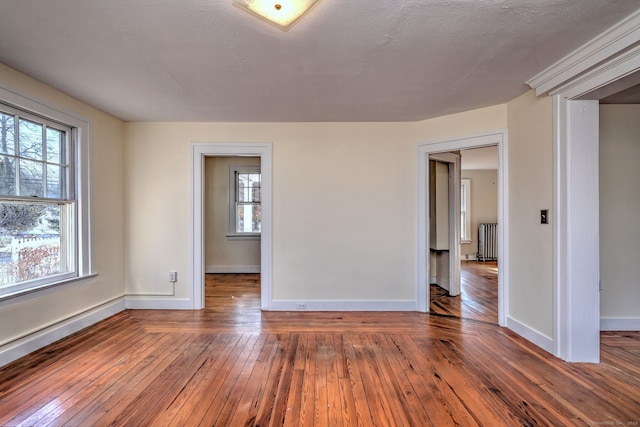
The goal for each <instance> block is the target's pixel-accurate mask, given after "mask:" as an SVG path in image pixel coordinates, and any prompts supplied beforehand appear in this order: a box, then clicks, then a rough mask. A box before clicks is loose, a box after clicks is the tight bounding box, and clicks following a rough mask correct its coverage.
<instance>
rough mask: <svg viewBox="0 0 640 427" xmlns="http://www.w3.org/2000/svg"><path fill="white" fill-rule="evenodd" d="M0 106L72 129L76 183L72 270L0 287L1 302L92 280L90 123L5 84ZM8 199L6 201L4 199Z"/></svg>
mask: <svg viewBox="0 0 640 427" xmlns="http://www.w3.org/2000/svg"><path fill="white" fill-rule="evenodd" d="M0 103H2V104H4V105H7V106H9V107H11V108H13V109H17V110H21V111H24V112H25V113H27V114H31V115H34V116H37V117H41V118H43V119H45V120H48V121H52V122H55V123H60V124H63V125H64V126H65V127H68V128H70V132H69V135H68V138H70V143H69V151H70V153H69V155H70V156H72V157H71V158H70V159H69V164H70V172H69V180H73V183H69V185H70V186H71V188H72V190H69V191H73V194H74V199H75V209H73V210H72V216H73V218H69V219H68V221H65V222H66V223H67V224H69V223H70V224H72V227H73V228H74V229H75V230H74V231H73V232H72V233H71V235H72V238H73V242H72V244H73V245H74V249H75V250H74V258H75V260H74V261H75V262H74V266H73V267H74V268H73V270H72V271H70V272H69V273H65V274H61V275H54V276H49V277H47V278H42V279H38V280H33V281H29V282H21V283H19V284H16V285H14V286H8V287H5V288H0V301H1V300H5V299H9V298H13V297H16V296H20V295H24V294H27V293H31V292H36V291H40V290H43V289H46V288H50V287H52V286H58V285H62V284H65V283H69V282H73V281H77V280H80V279H83V278H87V277H91V276H94V275H95V274H94V272H93V255H92V242H91V223H90V218H91V215H90V167H91V165H90V158H91V157H90V145H91V144H90V129H91V124H90V122H89V121H88V120H87V119H84V118H82V117H79V116H77V115H75V114H72V113H69V112H67V111H64V110H62V109H60V108H59V107H57V106H54V105H51V104H48V103H45V102H43V101H40V100H36V99H34V98H31V97H30V96H28V95H26V94H23V93H21V92H20V91H18V90H16V89H13V88H9V87H7V86H4V85H2V84H0ZM9 199H10V198H3V200H9ZM41 201H44V202H46V201H47V199H41Z"/></svg>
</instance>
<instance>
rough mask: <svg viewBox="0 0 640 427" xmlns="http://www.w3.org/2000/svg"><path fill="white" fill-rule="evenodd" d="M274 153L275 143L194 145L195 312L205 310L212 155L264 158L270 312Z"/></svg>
mask: <svg viewBox="0 0 640 427" xmlns="http://www.w3.org/2000/svg"><path fill="white" fill-rule="evenodd" d="M272 151H273V147H272V144H271V143H231V142H193V143H191V218H190V225H189V230H190V231H189V232H190V236H191V239H190V240H191V244H190V252H191V253H190V259H191V295H190V296H189V297H190V300H191V303H192V307H193V309H195V310H198V309H201V308H204V190H205V187H204V171H205V168H204V161H205V158H206V157H211V156H242V157H248V156H251V157H260V174H261V181H262V182H261V191H262V196H261V205H262V226H261V236H260V307H261V308H262V310H269V309H270V307H271V302H272V300H273V289H272V271H273V268H272V262H273V254H272V230H273V228H272V166H271V164H272Z"/></svg>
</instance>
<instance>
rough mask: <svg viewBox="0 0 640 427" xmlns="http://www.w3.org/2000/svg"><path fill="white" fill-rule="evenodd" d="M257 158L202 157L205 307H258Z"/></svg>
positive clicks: (259, 175) (258, 225) (260, 211)
mask: <svg viewBox="0 0 640 427" xmlns="http://www.w3.org/2000/svg"><path fill="white" fill-rule="evenodd" d="M261 213H262V210H261V173H260V157H255V156H209V157H206V158H205V161H204V265H205V267H204V268H205V287H204V289H205V298H204V306H205V308H212V309H215V310H221V309H224V310H231V311H234V312H248V311H253V312H255V311H256V310H258V311H259V309H260V264H261V260H260V250H261V247H260V246H261V242H260V233H261V229H262V226H261V225H262V224H261V222H262V221H261V220H262V215H261Z"/></svg>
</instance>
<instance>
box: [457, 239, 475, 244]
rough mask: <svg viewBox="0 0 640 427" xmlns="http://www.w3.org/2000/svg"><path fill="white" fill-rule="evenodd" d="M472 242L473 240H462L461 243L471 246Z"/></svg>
mask: <svg viewBox="0 0 640 427" xmlns="http://www.w3.org/2000/svg"><path fill="white" fill-rule="evenodd" d="M471 242H473V240H461V241H460V243H461V244H463V245H466V244H469V243H471Z"/></svg>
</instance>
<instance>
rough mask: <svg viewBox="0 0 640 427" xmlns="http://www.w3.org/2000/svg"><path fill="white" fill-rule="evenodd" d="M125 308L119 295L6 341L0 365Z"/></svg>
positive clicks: (1, 347) (0, 350) (0, 351)
mask: <svg viewBox="0 0 640 427" xmlns="http://www.w3.org/2000/svg"><path fill="white" fill-rule="evenodd" d="M124 309H125V302H124V298H123V297H119V298H116V299H114V300H112V301H109V302H106V303H104V304H101V305H99V306H97V307H94V308H92V309H89V310H87V311H84V312H82V313H79V314H76V315H74V316H71V317H70V318H68V319H65V320H63V321H61V322H57V323H54V324H51V325H48V326H46V327H44V328H42V329H40V330H38V331H35V332H33V333H31V334H29V335H26V336H24V337H22V338H19V339H17V340H15V341H12V342H9V343H6V344H4V345H2V346H0V366H3V365H6V364H7V363H10V362H12V361H14V360H16V359H19V358H20V357H22V356H25V355H27V354H29V353H31V352H34V351H36V350H38V349H40V348H42V347H44V346H46V345H49V344H51V343H53V342H55V341H58V340H59V339H62V338H65V337H67V336H69V335H71V334H73V333H75V332H78V331H80V330H82V329H84V328H86V327H88V326H91V325H93V324H95V323H98V322H100V321H101V320H104V319H106V318H107V317H110V316H113V315H114V314H117V313H119V312H121V311H123V310H124Z"/></svg>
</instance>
